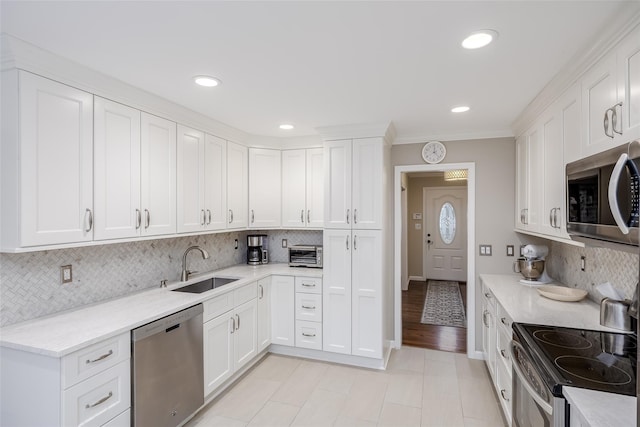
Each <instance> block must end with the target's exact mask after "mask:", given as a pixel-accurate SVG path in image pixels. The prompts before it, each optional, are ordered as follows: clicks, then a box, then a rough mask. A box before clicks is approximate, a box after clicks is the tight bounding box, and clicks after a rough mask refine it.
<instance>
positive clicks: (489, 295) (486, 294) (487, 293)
mask: <svg viewBox="0 0 640 427" xmlns="http://www.w3.org/2000/svg"><path fill="white" fill-rule="evenodd" d="M484 296H485V297H487V298H493V295H491V294H490V293H489V292H485V293H484Z"/></svg>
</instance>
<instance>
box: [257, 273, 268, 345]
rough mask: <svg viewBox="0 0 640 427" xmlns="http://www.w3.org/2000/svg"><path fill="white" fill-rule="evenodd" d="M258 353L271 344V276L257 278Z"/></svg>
mask: <svg viewBox="0 0 640 427" xmlns="http://www.w3.org/2000/svg"><path fill="white" fill-rule="evenodd" d="M257 323H258V325H257V329H258V330H257V334H258V353H260V352H261V351H262V350H264V349H265V348H267V347H269V344H271V277H267V278H265V279H261V280H258V322H257Z"/></svg>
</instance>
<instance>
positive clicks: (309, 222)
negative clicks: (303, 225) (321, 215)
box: [307, 209, 311, 224]
mask: <svg viewBox="0 0 640 427" xmlns="http://www.w3.org/2000/svg"><path fill="white" fill-rule="evenodd" d="M307 224H311V209H308V210H307Z"/></svg>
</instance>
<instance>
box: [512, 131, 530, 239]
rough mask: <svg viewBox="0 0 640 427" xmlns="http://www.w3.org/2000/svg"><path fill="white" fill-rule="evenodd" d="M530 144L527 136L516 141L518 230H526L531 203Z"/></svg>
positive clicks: (516, 219)
mask: <svg viewBox="0 0 640 427" xmlns="http://www.w3.org/2000/svg"><path fill="white" fill-rule="evenodd" d="M528 159H529V144H528V140H527V135H526V134H523V135H521V136H519V137H518V138H517V139H516V212H515V214H516V218H515V224H516V228H517V229H519V230H525V229H526V225H527V216H526V215H527V209H528V203H529V187H528V181H529V161H528Z"/></svg>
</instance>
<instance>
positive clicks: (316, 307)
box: [296, 292, 322, 322]
mask: <svg viewBox="0 0 640 427" xmlns="http://www.w3.org/2000/svg"><path fill="white" fill-rule="evenodd" d="M296 320H308V321H310V322H322V295H320V294H305V293H301V292H296Z"/></svg>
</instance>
